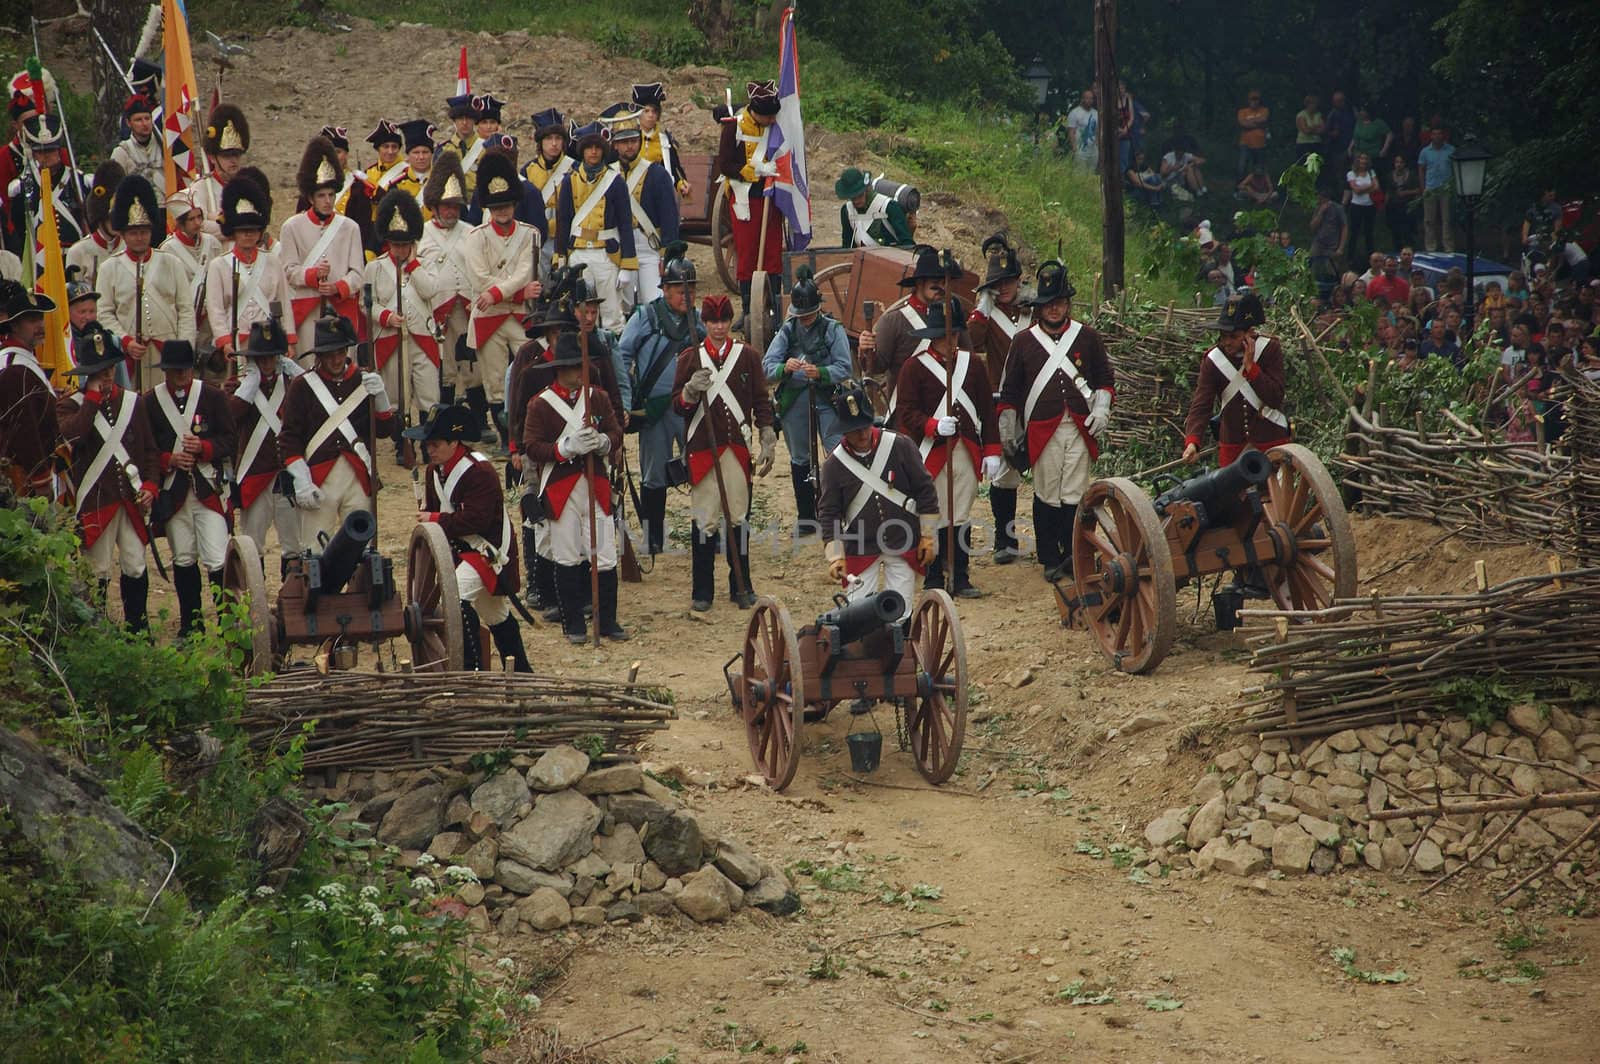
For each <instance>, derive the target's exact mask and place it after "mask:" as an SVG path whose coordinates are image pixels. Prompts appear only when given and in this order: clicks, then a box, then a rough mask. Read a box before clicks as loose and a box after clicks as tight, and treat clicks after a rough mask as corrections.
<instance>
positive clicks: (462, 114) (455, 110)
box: [435, 92, 478, 199]
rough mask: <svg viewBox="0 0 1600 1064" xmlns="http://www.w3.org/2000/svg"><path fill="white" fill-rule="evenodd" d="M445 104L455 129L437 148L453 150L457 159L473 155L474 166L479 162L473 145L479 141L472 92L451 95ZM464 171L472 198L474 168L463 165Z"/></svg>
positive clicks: (467, 187)
mask: <svg viewBox="0 0 1600 1064" xmlns="http://www.w3.org/2000/svg"><path fill="white" fill-rule="evenodd" d="M445 106H447V107H448V108H449V109H450V125H451V126H452V127H453V131H452V132H451V134H450V136H448V137H446V138H445V139H444V140H442V141H440V142H439V144H438V146H437V147H436V148H435V154H437V153H438V152H446V151H447V152H452V153H454V155H455V157H456V158H457V159H462V160H464V159H466V157H467V156H468V155H472V157H473V163H474V166H475V165H476V163H477V154H478V153H476V152H474V151H473V145H475V144H476V143H477V142H478V131H477V130H476V129H474V128H473V126H474V123H473V121H472V93H470V92H464V93H462V94H461V95H460V96H451V97H450V98H449V99H447V100H445ZM462 172H463V173H464V174H465V175H466V193H467V198H468V199H471V197H472V189H473V188H474V185H475V180H474V175H473V173H472V170H471V169H469V168H467V167H465V166H463V167H462Z"/></svg>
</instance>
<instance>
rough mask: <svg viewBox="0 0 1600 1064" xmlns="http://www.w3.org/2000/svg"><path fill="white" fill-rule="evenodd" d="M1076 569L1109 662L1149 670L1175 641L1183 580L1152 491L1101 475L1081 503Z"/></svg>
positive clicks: (1087, 613) (1086, 610) (1089, 620)
mask: <svg viewBox="0 0 1600 1064" xmlns="http://www.w3.org/2000/svg"><path fill="white" fill-rule="evenodd" d="M1072 572H1073V578H1074V582H1075V583H1076V584H1077V590H1078V599H1079V601H1080V602H1082V603H1084V605H1083V608H1082V609H1083V617H1084V620H1085V623H1086V624H1087V626H1088V628H1089V631H1090V632H1092V633H1094V637H1095V639H1096V640H1097V641H1099V643H1100V649H1101V650H1102V651H1104V652H1105V655H1106V657H1108V658H1110V659H1111V664H1112V665H1114V666H1115V667H1116V668H1118V669H1120V670H1121V671H1123V672H1149V671H1150V670H1151V669H1154V668H1155V667H1156V666H1157V665H1159V664H1161V659H1162V658H1165V657H1166V656H1167V651H1168V650H1170V649H1171V648H1172V639H1173V636H1174V635H1175V634H1176V631H1177V626H1178V600H1177V585H1176V583H1175V582H1174V578H1173V573H1172V554H1171V553H1170V550H1169V548H1168V546H1167V537H1166V533H1165V532H1163V531H1162V527H1161V520H1160V518H1158V517H1156V511H1155V507H1154V506H1152V505H1151V504H1150V497H1149V496H1148V495H1146V494H1145V493H1144V492H1143V491H1141V490H1140V489H1139V486H1138V485H1136V484H1135V483H1134V482H1133V481H1131V480H1128V479H1127V478H1126V477H1110V478H1108V479H1106V480H1097V481H1095V482H1094V483H1093V484H1091V485H1090V486H1089V490H1088V492H1087V493H1086V494H1085V495H1084V496H1083V500H1082V501H1081V502H1079V504H1078V518H1077V521H1076V523H1075V524H1074V525H1073V529H1072Z"/></svg>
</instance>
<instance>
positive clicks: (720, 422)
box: [672, 296, 778, 613]
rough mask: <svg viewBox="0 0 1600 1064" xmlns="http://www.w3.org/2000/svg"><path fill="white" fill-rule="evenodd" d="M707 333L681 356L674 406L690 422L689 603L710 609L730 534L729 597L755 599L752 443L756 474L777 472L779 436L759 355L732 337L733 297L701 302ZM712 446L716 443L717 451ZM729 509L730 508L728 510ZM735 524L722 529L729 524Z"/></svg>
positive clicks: (741, 602) (745, 603)
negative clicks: (757, 449) (756, 448)
mask: <svg viewBox="0 0 1600 1064" xmlns="http://www.w3.org/2000/svg"><path fill="white" fill-rule="evenodd" d="M700 319H701V320H702V321H704V322H705V325H706V338H705V339H704V340H703V341H701V342H700V343H698V344H696V345H695V346H693V347H691V348H689V349H687V350H686V351H684V352H682V353H681V354H679V355H678V365H677V370H676V375H675V376H674V377H673V380H672V405H673V407H674V409H676V410H677V412H678V416H679V417H681V418H683V420H684V422H685V424H687V425H688V426H689V427H688V431H687V433H686V434H685V439H686V440H687V443H686V445H685V450H686V451H687V453H688V458H689V482H690V484H691V485H692V487H691V488H690V491H689V514H690V521H691V526H690V532H691V535H692V536H693V539H692V540H691V542H692V543H693V547H692V555H691V570H690V571H691V574H692V587H691V590H690V593H689V598H690V603H689V608H690V609H693V610H695V611H696V612H698V613H704V612H706V611H707V610H709V609H710V608H711V600H712V599H713V598H714V597H715V595H716V563H717V548H718V543H717V541H718V539H719V538H720V536H721V534H722V531H725V532H726V535H727V537H728V539H727V544H726V546H727V553H728V598H729V599H730V601H732V602H733V603H734V604H735V605H737V606H738V607H739V608H740V609H749V608H750V607H751V606H754V605H755V603H756V593H755V591H754V590H753V589H752V585H751V582H750V524H749V517H750V474H751V463H750V441H749V437H750V436H751V435H755V436H756V437H757V438H758V439H759V440H760V442H761V456H760V458H759V459H758V460H757V461H756V463H755V475H756V476H758V477H764V476H766V475H767V474H768V473H770V472H771V471H772V460H773V457H774V455H776V454H777V447H778V434H777V431H776V430H775V429H774V428H773V424H772V397H771V396H770V395H768V394H767V381H766V377H765V375H764V374H763V373H762V371H761V354H760V352H758V351H756V350H755V349H754V348H751V347H746V346H745V345H744V344H742V343H739V342H737V341H734V340H730V339H729V338H728V334H729V332H730V331H731V330H732V328H733V302H732V301H731V300H729V299H728V297H727V296H707V297H706V298H705V299H704V301H702V302H701V304H700ZM713 444H714V449H713ZM724 507H726V514H724ZM727 524H732V525H733V526H734V527H732V528H727V529H725V530H723V526H724V525H727Z"/></svg>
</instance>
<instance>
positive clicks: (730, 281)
mask: <svg viewBox="0 0 1600 1064" xmlns="http://www.w3.org/2000/svg"><path fill="white" fill-rule="evenodd" d="M678 160H679V161H680V162H681V163H682V164H683V175H684V178H685V179H686V180H687V181H688V182H689V195H688V197H687V198H685V199H681V200H679V201H678V236H679V237H680V238H682V239H683V240H685V241H687V242H689V243H691V244H700V245H702V246H704V247H709V248H710V249H711V254H712V256H713V257H714V258H715V259H716V263H717V276H718V277H719V278H721V279H722V283H723V285H724V287H726V288H727V289H728V290H729V291H732V292H737V291H738V290H739V281H738V277H737V275H736V274H735V272H734V271H735V270H736V269H737V268H738V257H737V255H736V254H735V252H734V250H733V214H732V208H730V207H729V206H728V197H727V195H726V194H725V193H724V192H723V188H722V179H721V178H719V177H718V176H717V157H716V156H715V155H681V154H680V155H679V156H678Z"/></svg>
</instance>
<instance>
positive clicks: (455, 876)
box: [444, 864, 478, 883]
mask: <svg viewBox="0 0 1600 1064" xmlns="http://www.w3.org/2000/svg"><path fill="white" fill-rule="evenodd" d="M444 877H445V878H446V879H451V880H454V881H455V882H457V883H476V882H477V881H478V873H476V872H474V871H473V870H472V869H470V868H468V867H467V866H466V865H458V864H453V865H451V866H450V867H449V868H446V869H445V870H444Z"/></svg>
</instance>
